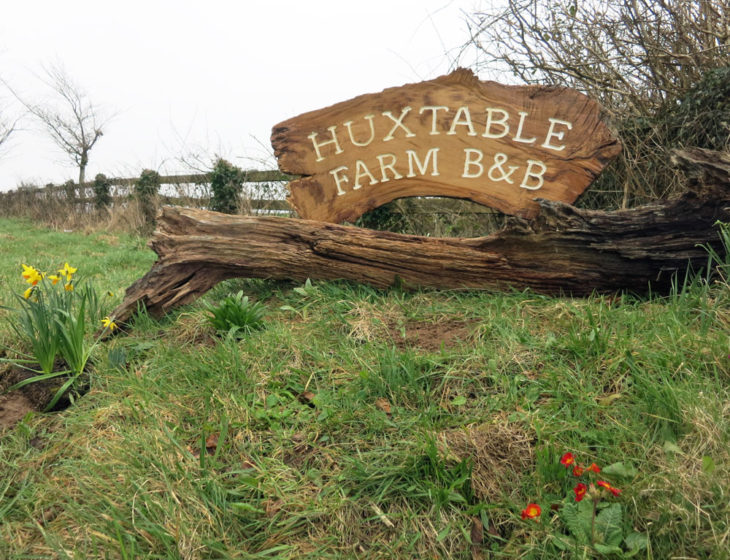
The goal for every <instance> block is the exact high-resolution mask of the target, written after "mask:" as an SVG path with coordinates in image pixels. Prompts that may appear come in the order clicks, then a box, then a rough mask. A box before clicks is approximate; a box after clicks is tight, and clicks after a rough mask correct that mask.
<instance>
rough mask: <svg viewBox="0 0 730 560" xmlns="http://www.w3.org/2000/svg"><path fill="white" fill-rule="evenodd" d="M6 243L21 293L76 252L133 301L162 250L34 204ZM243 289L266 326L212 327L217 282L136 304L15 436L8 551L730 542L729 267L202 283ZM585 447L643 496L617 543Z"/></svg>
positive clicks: (73, 259) (9, 472) (6, 463)
mask: <svg viewBox="0 0 730 560" xmlns="http://www.w3.org/2000/svg"><path fill="white" fill-rule="evenodd" d="M0 245H1V246H2V247H3V251H2V253H0V305H3V304H4V305H10V304H12V298H11V297H10V292H11V290H12V291H15V292H16V293H19V292H22V290H23V288H24V286H23V284H22V281H21V279H20V271H21V266H20V265H21V263H25V264H33V265H36V266H38V267H39V268H45V269H51V268H54V267H56V266H61V265H62V264H63V262H64V261H68V262H70V263H71V264H72V265H73V266H76V267H78V268H79V271H83V272H84V273H86V274H88V275H92V276H94V277H95V278H96V280H97V282H98V284H99V285H100V287H101V288H103V289H104V290H111V291H113V292H114V293H115V294H116V296H115V298H116V300H115V302H114V303H116V302H118V301H119V300H120V297H121V296H120V294H121V293H123V290H124V289H125V288H126V287H127V286H128V285H129V284H131V283H132V282H133V281H134V280H135V279H137V278H139V277H140V276H142V275H143V274H144V273H145V272H147V270H149V267H150V264H151V263H152V262H153V261H154V255H153V254H152V253H151V252H150V251H149V250H148V249H146V248H145V243H144V240H141V239H139V238H136V237H133V236H125V235H117V234H114V235H112V234H90V235H83V234H78V233H58V232H53V231H47V230H43V229H41V228H38V227H35V226H33V225H31V224H30V223H29V222H24V221H16V220H2V221H0ZM682 280H683V279H681V280H680V284H682ZM238 290H243V291H244V293H245V294H247V295H248V296H249V297H250V298H251V299H253V300H256V301H259V302H262V303H263V304H264V305H265V306H266V317H265V328H264V329H262V330H260V331H256V332H253V333H251V334H250V335H248V336H247V337H245V338H244V339H242V340H236V339H235V338H231V337H229V338H226V337H219V336H216V333H215V332H214V331H213V329H212V327H211V326H210V325H209V324H208V322H207V320H206V311H205V308H204V306H203V304H202V302H198V303H196V304H194V305H192V306H188V307H185V308H181V309H179V310H178V311H176V312H175V313H173V314H172V315H170V316H168V317H165V318H163V319H161V320H154V319H152V318H150V317H147V316H146V315H139V316H137V318H136V319H135V320H134V322H133V325H132V328H131V330H129V332H127V333H126V334H122V335H120V336H117V337H115V338H113V339H111V340H109V341H107V342H105V343H104V344H102V345H101V346H99V347H97V351H96V353H95V355H94V368H93V372H92V373H91V387H90V390H89V392H88V393H87V394H85V395H84V396H83V397H81V398H79V399H78V400H77V402H76V403H75V404H74V405H73V406H71V407H70V408H68V409H66V410H64V411H61V412H57V413H51V414H42V413H31V414H29V415H27V416H26V417H25V418H24V419H23V420H22V421H21V422H20V423H19V424H17V425H16V426H15V427H14V428H12V429H9V430H6V431H5V433H3V434H2V435H0V438H1V439H0V558H3V559H8V560H11V559H21V558H28V559H30V558H73V559H87V558H123V559H132V558H170V559H173V558H185V559H198V558H200V559H203V558H206V559H207V558H216V559H218V558H221V559H222V558H312V559H315V558H316V559H320V558H368V559H369V558H403V559H408V558H464V559H470V558H485V559H486V558H509V559H511V558H621V557H626V556H628V555H629V554H635V556H634V557H636V558H654V559H658V560H666V559H671V558H676V559H679V558H682V559H687V558H698V559H699V558H712V559H722V558H728V557H729V556H730V554H729V553H728V549H730V505H729V504H728V496H729V495H730V452H729V443H730V442H729V441H728V440H729V439H730V398H729V390H728V389H729V387H730V375H729V374H730V358H729V356H728V353H729V351H730V346H729V339H728V327H729V326H730V289H729V288H728V286H726V285H723V284H713V285H711V286H708V284H707V283H706V282H703V281H702V280H701V279H696V280H695V281H693V282H690V283H688V285H687V286H686V287H684V288H683V289H678V290H676V291H675V293H674V294H672V295H670V296H668V297H663V298H660V297H641V298H640V297H633V296H631V295H617V296H611V297H593V298H589V299H570V298H550V297H543V296H540V295H536V294H534V293H531V292H514V293H492V292H477V291H441V292H438V291H418V292H411V293H407V292H403V291H401V290H399V289H392V290H389V291H377V290H373V289H371V288H368V287H366V286H361V285H356V284H348V283H338V282H313V283H311V284H308V285H305V286H301V285H295V284H289V283H281V282H268V281H253V280H234V281H229V282H226V283H224V284H221V285H219V286H217V287H216V288H215V289H214V290H213V291H211V292H210V293H209V294H208V295H207V296H206V297H205V300H206V301H208V302H211V303H215V302H217V301H220V300H221V299H222V298H223V297H225V296H227V295H229V294H232V293H235V292H237V291H238ZM8 316H9V313H8V312H4V313H3V314H2V315H0V325H1V326H0V328H1V329H2V330H1V331H0V343H1V344H4V345H6V346H12V345H17V341H16V340H14V339H13V335H12V333H11V331H10V329H9V328H8V325H7V320H8ZM0 371H2V370H0ZM568 451H570V452H572V453H574V454H575V456H576V457H579V458H580V461H581V462H583V463H584V464H586V465H587V464H590V463H591V462H595V463H597V464H598V465H600V466H602V467H603V468H604V472H603V473H602V475H601V476H602V477H604V478H605V480H608V481H609V482H610V484H612V485H613V486H615V487H618V488H620V489H621V490H622V492H621V494H620V496H618V497H613V496H609V497H608V498H607V499H603V500H602V501H601V504H602V505H601V506H600V507H601V508H604V509H605V511H609V510H610V511H611V512H614V513H616V515H617V516H618V517H615V519H614V521H613V526H612V528H611V531H613V532H614V533H616V532H619V533H620V537H621V538H620V539H619V540H616V539H614V537H611V538H612V539H613V540H615V541H616V542H619V544H618V545H617V547H618V548H619V549H621V552H619V551H618V550H614V551H613V552H611V551H608V549H607V548H603V549H602V548H601V545H606V543H602V542H598V541H596V542H594V543H593V545H591V544H590V543H586V542H581V539H579V538H577V536H576V533H575V527H574V520H572V518H571V516H570V515H569V514H570V511H575V507H576V505H575V503H574V498H573V491H572V488H573V487H574V485H575V480H576V479H574V477H573V476H572V475H571V473H570V471H569V469H566V468H564V467H563V466H562V465H561V464H560V458H561V456H562V455H563V454H564V453H565V452H568ZM609 466H610V467H609ZM529 502H534V503H537V504H539V505H540V506H541V508H542V515H541V516H540V517H539V518H538V519H537V520H535V519H526V520H523V519H522V518H521V515H520V513H521V511H522V510H523V509H524V508H525V507H526V505H527V504H528V503H529ZM583 503H586V502H583ZM609 504H610V505H609ZM614 504H619V505H620V507H617V506H615V505H614ZM571 508H573V509H572V510H571ZM604 509H601V511H604ZM606 517H607V516H606V515H604V516H603V517H600V518H601V519H604V520H605V519H606ZM596 525H600V522H599V523H597V524H596ZM604 529H606V528H605V527H603V528H601V527H598V526H597V527H594V530H595V531H597V532H600V531H603V530H604ZM604 533H605V531H604ZM605 534H607V533H605ZM616 534H618V533H616ZM614 536H615V535H614ZM624 537H628V539H624ZM599 540H600V539H599ZM636 543H640V544H636ZM598 550H603V551H604V552H603V554H601V553H600V552H598Z"/></svg>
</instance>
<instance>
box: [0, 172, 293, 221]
mask: <svg viewBox="0 0 730 560" xmlns="http://www.w3.org/2000/svg"><path fill="white" fill-rule="evenodd" d="M243 173H244V174H243V178H242V182H243V183H282V182H287V181H290V180H291V179H292V177H291V176H290V175H286V174H284V173H282V172H280V171H277V170H264V171H259V170H251V171H244V172H243ZM210 178H211V174H210V173H198V174H189V175H160V176H159V183H160V185H161V186H163V185H168V186H172V187H173V189H162V193H161V196H160V198H161V200H162V202H163V203H165V204H176V205H188V206H189V205H192V206H205V205H207V204H208V202H209V200H210V196H211V193H210V191H209V188H208V185H209V184H210ZM107 181H108V184H109V185H110V187H111V189H110V196H111V198H112V204H115V203H117V202H122V201H126V200H127V199H128V198H129V197H130V196H131V195H132V193H133V188H134V185H135V183H137V181H139V177H109V178H107ZM191 186H192V187H191ZM196 186H197V187H200V188H197V189H196V188H195V187H196ZM171 191H174V192H171ZM63 199H65V201H66V202H67V203H71V204H74V205H75V206H77V207H80V208H84V207H87V206H93V205H94V203H95V200H96V198H95V195H94V181H87V182H85V183H81V184H80V185H79V184H78V183H73V182H68V183H65V184H63V185H53V184H50V185H46V186H44V187H19V188H17V189H15V190H11V191H8V192H3V193H0V208H3V207H5V208H8V207H10V206H11V205H12V204H13V203H15V204H17V203H18V202H20V201H28V202H29V201H32V200H63ZM248 202H249V203H250V205H251V208H254V209H256V210H273V211H277V212H291V207H290V206H289V205H288V204H287V202H286V200H284V199H281V198H250V199H249V201H248Z"/></svg>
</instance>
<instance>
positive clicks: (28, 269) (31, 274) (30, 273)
mask: <svg viewBox="0 0 730 560" xmlns="http://www.w3.org/2000/svg"><path fill="white" fill-rule="evenodd" d="M22 266H23V274H22V276H23V278H24V279H25V281H26V282H28V284H30V285H31V286H35V285H36V284H37V283H38V282H40V281H41V279H42V278H43V274H41V273H40V272H38V270H36V269H35V268H34V267H32V266H27V265H25V264H24V265H22Z"/></svg>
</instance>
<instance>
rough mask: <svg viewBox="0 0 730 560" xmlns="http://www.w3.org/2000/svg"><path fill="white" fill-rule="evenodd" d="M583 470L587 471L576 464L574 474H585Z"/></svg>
mask: <svg viewBox="0 0 730 560" xmlns="http://www.w3.org/2000/svg"><path fill="white" fill-rule="evenodd" d="M583 471H585V469H584V468H583V467H581V466H580V465H576V466H575V467H573V476H580V475H582V474H583Z"/></svg>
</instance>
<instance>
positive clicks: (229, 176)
mask: <svg viewBox="0 0 730 560" xmlns="http://www.w3.org/2000/svg"><path fill="white" fill-rule="evenodd" d="M210 188H211V190H212V191H213V198H212V199H211V201H210V209H211V210H214V211H215V212H223V213H225V214H236V213H238V210H239V200H238V197H239V195H240V194H241V190H242V189H243V171H242V170H241V169H239V168H238V167H236V166H235V165H233V164H231V163H229V162H227V161H226V160H224V159H222V158H221V159H218V160H217V161H216V163H215V166H214V167H213V171H212V172H211V174H210Z"/></svg>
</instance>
